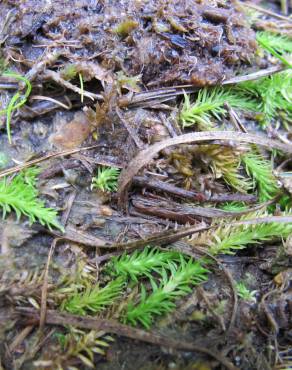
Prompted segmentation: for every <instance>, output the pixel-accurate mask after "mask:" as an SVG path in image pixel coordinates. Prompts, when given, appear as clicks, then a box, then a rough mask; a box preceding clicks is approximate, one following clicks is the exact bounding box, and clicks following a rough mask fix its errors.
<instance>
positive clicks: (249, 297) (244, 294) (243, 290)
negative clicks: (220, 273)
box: [235, 282, 257, 302]
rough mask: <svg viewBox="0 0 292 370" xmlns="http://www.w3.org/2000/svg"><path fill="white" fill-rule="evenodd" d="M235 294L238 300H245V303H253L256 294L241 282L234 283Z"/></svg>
mask: <svg viewBox="0 0 292 370" xmlns="http://www.w3.org/2000/svg"><path fill="white" fill-rule="evenodd" d="M235 288H236V292H237V295H238V297H239V298H241V299H243V300H245V301H252V302H255V301H256V298H255V294H256V293H257V291H256V290H253V291H251V290H249V289H248V288H247V287H246V286H245V284H244V283H243V282H239V283H236V285H235Z"/></svg>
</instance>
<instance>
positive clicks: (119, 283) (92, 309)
mask: <svg viewBox="0 0 292 370" xmlns="http://www.w3.org/2000/svg"><path fill="white" fill-rule="evenodd" d="M124 284H125V282H124V279H123V278H117V279H115V280H112V281H111V282H109V283H108V284H107V285H106V286H104V287H103V288H100V287H99V286H98V285H97V286H95V287H92V286H88V287H87V288H86V290H85V291H84V292H76V293H75V294H73V295H72V296H70V297H69V298H68V299H67V300H66V301H64V302H63V304H62V308H63V309H64V310H65V311H68V312H70V313H73V314H76V315H86V314H89V313H91V314H96V313H97V312H100V311H102V310H104V309H105V308H106V307H108V306H110V305H111V304H112V303H113V302H114V301H115V299H116V298H118V297H119V296H120V295H121V293H122V291H123V287H124Z"/></svg>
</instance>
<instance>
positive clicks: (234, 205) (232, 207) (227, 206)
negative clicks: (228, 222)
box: [220, 202, 247, 212]
mask: <svg viewBox="0 0 292 370" xmlns="http://www.w3.org/2000/svg"><path fill="white" fill-rule="evenodd" d="M220 208H221V209H223V210H224V211H230V212H241V211H246V210H247V206H246V205H245V204H244V203H243V202H228V203H224V204H223V205H222V206H221V207H220Z"/></svg>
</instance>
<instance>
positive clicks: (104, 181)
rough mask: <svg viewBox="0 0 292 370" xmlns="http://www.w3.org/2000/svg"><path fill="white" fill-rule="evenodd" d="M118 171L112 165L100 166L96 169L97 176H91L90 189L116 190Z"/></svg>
mask: <svg viewBox="0 0 292 370" xmlns="http://www.w3.org/2000/svg"><path fill="white" fill-rule="evenodd" d="M119 174H120V171H119V170H118V169H117V168H114V167H108V168H101V167H99V168H98V170H97V176H96V177H93V178H92V184H91V189H100V190H102V191H110V192H112V191H116V190H117V188H118V177H119Z"/></svg>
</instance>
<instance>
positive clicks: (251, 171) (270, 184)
mask: <svg viewBox="0 0 292 370" xmlns="http://www.w3.org/2000/svg"><path fill="white" fill-rule="evenodd" d="M242 161H243V163H244V164H245V168H246V172H247V173H248V175H249V176H250V177H251V178H252V179H253V180H254V185H256V186H257V188H258V195H259V201H260V202H266V201H268V200H270V199H273V198H274V197H275V196H276V195H277V193H278V192H279V187H278V185H277V180H276V178H275V176H274V175H273V172H272V166H271V162H270V161H268V160H266V159H264V158H263V157H262V156H261V155H260V154H257V153H255V152H253V151H251V152H250V153H248V154H245V155H243V156H242Z"/></svg>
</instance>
